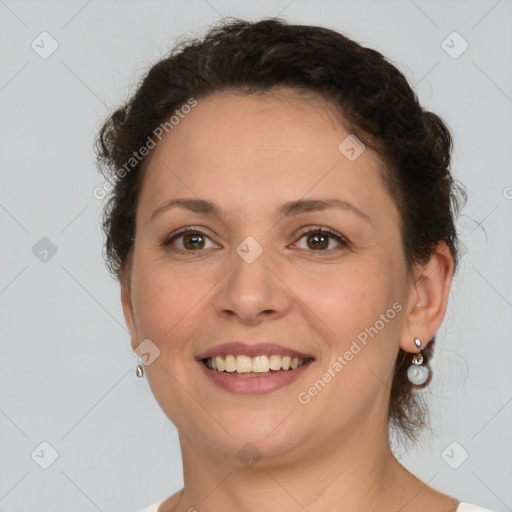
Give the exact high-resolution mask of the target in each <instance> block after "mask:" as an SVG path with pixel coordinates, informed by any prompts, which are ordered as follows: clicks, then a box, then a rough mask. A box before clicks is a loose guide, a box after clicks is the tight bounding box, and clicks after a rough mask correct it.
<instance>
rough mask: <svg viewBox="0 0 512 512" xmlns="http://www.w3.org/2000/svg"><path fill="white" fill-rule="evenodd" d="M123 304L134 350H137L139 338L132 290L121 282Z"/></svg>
mask: <svg viewBox="0 0 512 512" xmlns="http://www.w3.org/2000/svg"><path fill="white" fill-rule="evenodd" d="M121 304H122V306H123V314H124V319H125V321H126V325H127V327H128V331H129V332H130V337H131V345H132V350H135V349H136V348H137V347H138V345H139V338H138V336H137V329H136V327H135V321H134V315H133V304H132V297H131V290H130V287H129V286H127V285H126V284H125V283H123V284H121Z"/></svg>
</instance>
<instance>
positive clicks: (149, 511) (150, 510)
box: [139, 501, 163, 512]
mask: <svg viewBox="0 0 512 512" xmlns="http://www.w3.org/2000/svg"><path fill="white" fill-rule="evenodd" d="M162 503H163V501H159V502H158V503H153V505H150V506H149V507H146V508H143V509H142V510H140V511H139V512H158V507H159V506H160V505H161V504H162Z"/></svg>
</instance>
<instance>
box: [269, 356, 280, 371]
mask: <svg viewBox="0 0 512 512" xmlns="http://www.w3.org/2000/svg"><path fill="white" fill-rule="evenodd" d="M270 369H271V370H280V369H281V356H276V355H274V354H272V355H271V356H270Z"/></svg>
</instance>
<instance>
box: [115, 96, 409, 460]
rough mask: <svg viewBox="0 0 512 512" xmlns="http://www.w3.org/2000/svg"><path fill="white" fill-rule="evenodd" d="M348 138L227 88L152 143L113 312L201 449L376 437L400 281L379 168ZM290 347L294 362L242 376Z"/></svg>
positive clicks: (285, 107) (317, 444)
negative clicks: (126, 281) (118, 307)
mask: <svg viewBox="0 0 512 512" xmlns="http://www.w3.org/2000/svg"><path fill="white" fill-rule="evenodd" d="M349 135H350V133H349V132H347V131H346V130H344V129H343V128H342V127H340V126H339V124H338V123H336V122H335V121H334V117H333V116H332V115H331V114H329V111H328V109H327V108H326V106H325V105H324V104H322V103H320V102H316V101H312V100H310V101H308V100H305V99H304V98H298V97H292V96H291V95H288V96H286V95H285V94H284V92H283V93H282V94H279V95H277V94H273V95H271V96H270V95H268V96H265V97H263V96H258V97H250V96H243V95H234V94H233V95H230V94H227V93H225V94H215V95H212V96H209V97H208V98H206V99H202V100H199V102H198V105H197V106H196V107H195V108H193V109H192V111H191V112H190V113H189V114H188V115H187V116H186V117H184V119H181V120H180V122H179V124H177V125H176V126H174V128H173V129H172V131H170V132H169V134H168V135H166V136H165V137H164V138H163V139H162V141H161V142H159V143H158V145H157V147H156V148H155V149H153V150H152V153H151V155H150V158H151V159H150V161H149V166H148V168H147V174H146V176H145V180H144V183H143V187H142V190H141V194H140V198H139V203H138V209H137V217H136V225H137V228H136V236H135V246H134V253H133V264H132V268H131V274H130V290H129V291H126V290H123V296H122V298H123V308H124V312H125V315H126V318H127V321H128V325H129V327H130V330H131V334H132V347H133V349H135V348H136V347H137V346H138V345H139V343H141V342H142V341H143V340H146V339H147V340H150V342H151V343H150V344H149V345H147V346H148V347H151V350H149V352H150V353H151V354H152V355H151V356H150V358H149V359H148V361H150V362H151V364H148V365H147V366H146V368H145V374H146V375H147V378H148V381H149V383H150V386H151V389H152V391H153V393H154V395H155V397H156V399H157V401H158V403H159V404H160V406H161V407H162V409H163V410H164V412H165V413H166V415H167V416H168V417H169V418H170V419H171V420H172V421H173V423H174V424H175V425H176V426H177V428H178V431H179V433H180V437H181V439H182V442H183V441H184V440H185V442H186V441H187V440H188V441H190V442H191V445H193V446H196V447H197V448H198V449H200V450H201V451H202V452H203V453H212V454H214V455H215V456H216V457H224V458H225V459H230V458H232V459H233V460H234V461H235V462H236V457H237V453H238V452H239V450H240V449H241V448H242V447H243V446H244V445H246V443H252V444H253V445H255V446H256V447H257V450H259V451H260V452H262V453H263V454H265V455H267V456H269V457H271V456H278V455H279V456H281V457H285V456H288V457H290V458H292V459H293V457H297V456H299V455H300V456H302V455H303V454H304V453H305V452H308V451H311V453H317V452H318V451H319V450H321V449H324V450H330V449H332V446H333V445H332V444H331V443H330V442H327V443H326V440H327V441H332V442H334V443H339V442H341V441H344V440H347V439H349V438H351V436H352V437H353V436H357V435H363V433H365V435H366V434H368V433H369V432H375V430H376V429H377V430H378V431H379V432H380V433H384V432H386V425H387V423H386V411H387V404H388V399H389V387H390V384H391V380H392V374H393V366H394V361H395V359H396V355H397V352H398V349H399V343H400V339H401V337H402V338H403V336H404V333H403V330H404V319H405V318H406V311H407V309H408V300H410V288H409V286H410V285H409V281H408V278H407V273H406V266H405V259H404V254H403V248H402V242H401V236H400V228H399V215H398V211H397V208H396V206H395V204H394V201H393V200H392V198H391V197H390V196H389V194H388V192H387V190H386V188H385V186H384V184H383V182H382V181H381V178H380V176H379V171H378V166H379V165H380V162H379V160H378V158H377V156H376V155H375V154H374V153H373V152H372V151H371V150H370V149H369V148H366V149H364V151H363V152H362V153H360V154H359V156H358V153H359V152H360V150H361V147H359V146H354V144H353V143H351V140H350V139H348V140H346V141H345V142H344V143H343V144H342V146H341V149H340V148H339V146H340V144H341V143H342V142H343V141H344V140H345V139H346V137H347V136H349ZM350 148H354V150H353V151H352V150H351V149H350ZM354 157H357V158H355V159H354ZM176 199H186V200H187V201H186V202H182V203H181V205H180V204H178V203H175V205H174V206H171V205H169V202H170V201H172V200H176ZM200 201H201V202H200ZM333 201H339V202H338V203H337V204H334V203H333V204H329V203H332V202H333ZM204 202H208V203H211V204H212V205H214V207H215V210H216V213H217V215H214V214H213V213H212V211H211V210H212V208H205V203H204ZM324 202H325V204H324V206H323V207H322V206H321V204H323V203H324ZM166 205H167V207H166ZM184 228H190V229H191V230H192V231H193V233H195V235H194V234H190V233H189V234H188V235H187V234H186V233H185V234H183V233H180V234H178V235H176V236H174V235H175V233H176V232H177V231H178V230H183V229H184ZM319 230H320V233H319V232H318V231H319ZM322 231H332V232H333V235H331V234H329V233H322ZM337 235H339V237H340V239H337V238H336V236H337ZM166 242H168V243H167V244H166ZM237 342H238V343H241V344H244V345H246V346H247V347H241V346H236V345H232V346H231V347H220V346H221V345H224V344H228V343H237ZM147 343H148V342H146V344H147ZM258 344H262V345H261V346H260V347H255V345H258ZM265 344H267V345H268V344H272V346H265ZM274 345H278V346H280V347H275V346H274ZM155 346H156V347H157V348H158V350H157V349H156V347H155ZM412 350H413V345H412V339H411V351H412ZM146 351H147V350H146ZM158 351H159V354H158ZM215 354H216V355H219V356H222V361H224V363H225V364H226V365H227V366H229V365H233V360H232V358H229V357H228V358H227V359H226V358H225V357H224V356H227V355H228V354H229V355H234V356H235V359H236V357H237V356H248V355H252V356H258V355H259V356H263V357H258V358H255V359H249V360H248V359H247V357H245V358H244V357H240V358H238V363H239V365H240V366H238V369H239V370H240V373H232V372H224V373H220V372H219V371H218V370H214V369H209V368H207V366H206V365H205V361H204V360H201V359H202V358H204V357H205V356H207V355H211V356H214V355H215ZM299 354H300V355H302V356H304V357H303V358H302V359H309V362H307V364H305V365H304V366H302V367H301V368H299V369H296V370H293V369H291V370H281V371H276V372H270V373H271V374H270V375H266V376H262V377H258V376H247V374H246V376H243V373H244V370H247V369H249V368H253V369H259V370H263V371H265V370H266V369H268V366H266V365H268V364H273V365H277V367H279V366H280V365H282V364H284V366H285V367H286V365H287V363H286V361H287V358H286V357H284V358H283V359H281V358H277V357H276V356H279V355H281V356H287V355H289V356H290V357H291V356H294V355H295V356H298V355H299ZM155 355H157V357H156V358H155ZM265 356H267V357H265ZM270 356H274V357H273V358H272V357H270ZM153 358H154V360H153ZM288 361H289V360H288ZM218 364H219V365H222V362H219V363H218ZM244 364H253V365H257V367H249V366H244ZM260 365H261V366H260ZM217 368H219V366H217ZM231 369H233V367H231ZM295 372H296V373H295ZM372 429H373V430H372ZM321 447H323V448H321ZM299 448H300V449H299ZM247 449H248V448H247V447H246V450H247ZM250 449H254V448H250ZM250 449H249V451H250Z"/></svg>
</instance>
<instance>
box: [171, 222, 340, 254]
mask: <svg viewBox="0 0 512 512" xmlns="http://www.w3.org/2000/svg"><path fill="white" fill-rule="evenodd" d="M310 233H316V234H321V235H326V236H329V237H331V238H334V239H335V240H336V241H337V242H338V243H339V244H340V246H339V247H335V248H333V249H325V250H319V251H313V250H311V251H308V252H313V253H315V252H318V253H330V252H332V251H334V250H336V249H338V250H340V249H342V248H347V247H349V245H350V244H349V242H348V241H347V239H346V238H345V237H343V236H342V235H340V234H339V233H336V232H335V231H332V230H331V229H329V228H323V227H319V226H318V227H314V228H305V229H304V230H303V231H301V232H300V234H299V238H298V240H300V239H301V238H302V237H304V236H305V235H309V234H310ZM188 234H194V235H201V236H204V237H206V238H208V239H210V237H208V236H207V235H205V234H204V233H202V232H201V231H200V230H199V229H197V228H195V227H194V226H188V227H186V228H182V229H180V230H178V231H176V232H175V233H174V234H172V235H171V236H170V237H169V238H167V239H166V241H164V243H163V245H164V247H168V246H172V243H173V242H174V241H175V240H176V239H177V238H179V237H180V236H184V235H188ZM172 250H173V251H175V252H179V253H188V254H190V253H192V254H194V253H196V252H203V251H204V249H196V250H193V251H188V250H184V249H178V248H176V247H174V248H173V249H172Z"/></svg>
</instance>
